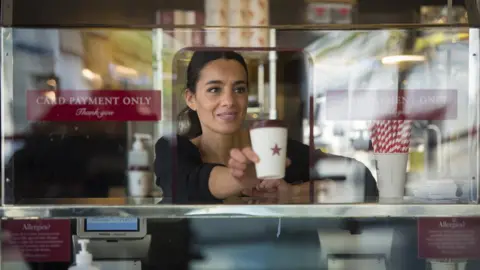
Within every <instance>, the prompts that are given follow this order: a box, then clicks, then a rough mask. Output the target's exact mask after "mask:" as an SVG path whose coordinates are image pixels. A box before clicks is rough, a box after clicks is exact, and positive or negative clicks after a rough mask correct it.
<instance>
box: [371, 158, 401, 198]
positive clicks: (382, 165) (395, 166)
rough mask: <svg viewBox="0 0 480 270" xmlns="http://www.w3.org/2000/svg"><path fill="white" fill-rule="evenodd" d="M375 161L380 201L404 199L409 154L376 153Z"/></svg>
mask: <svg viewBox="0 0 480 270" xmlns="http://www.w3.org/2000/svg"><path fill="white" fill-rule="evenodd" d="M375 159H376V165H377V166H376V167H377V182H378V183H377V185H378V192H379V195H380V196H379V197H380V200H382V199H387V200H388V199H403V196H404V195H405V182H406V178H407V161H408V153H375ZM384 201H385V200H384Z"/></svg>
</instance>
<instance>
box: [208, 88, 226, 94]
mask: <svg viewBox="0 0 480 270" xmlns="http://www.w3.org/2000/svg"><path fill="white" fill-rule="evenodd" d="M221 90H222V89H220V87H212V88H208V90H207V91H208V92H209V93H218V92H220V91H221Z"/></svg>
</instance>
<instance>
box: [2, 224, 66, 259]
mask: <svg viewBox="0 0 480 270" xmlns="http://www.w3.org/2000/svg"><path fill="white" fill-rule="evenodd" d="M2 230H3V233H5V235H7V236H6V239H3V243H2V260H5V261H16V260H24V261H28V262H69V261H70V257H71V242H72V241H71V239H72V238H71V237H72V235H71V232H70V220H59V219H52V220H33V219H32V220H5V221H2ZM17 251H18V252H17Z"/></svg>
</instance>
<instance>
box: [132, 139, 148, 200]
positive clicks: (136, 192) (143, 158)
mask: <svg viewBox="0 0 480 270" xmlns="http://www.w3.org/2000/svg"><path fill="white" fill-rule="evenodd" d="M134 137H135V141H134V143H133V146H132V150H131V151H130V153H129V155H128V193H129V196H132V197H136V198H144V197H149V196H150V195H151V192H152V187H153V173H152V171H151V170H150V168H151V164H150V163H151V162H150V154H149V152H148V151H147V148H146V147H145V146H146V145H151V140H152V137H151V136H150V135H148V134H142V133H135V134H134Z"/></svg>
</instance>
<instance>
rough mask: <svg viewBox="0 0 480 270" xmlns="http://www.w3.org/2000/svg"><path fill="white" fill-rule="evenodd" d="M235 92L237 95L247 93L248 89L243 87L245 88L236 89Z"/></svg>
mask: <svg viewBox="0 0 480 270" xmlns="http://www.w3.org/2000/svg"><path fill="white" fill-rule="evenodd" d="M234 91H235V93H245V92H247V88H246V87H243V86H242V87H236V88H235V89H234Z"/></svg>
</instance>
